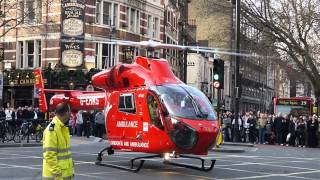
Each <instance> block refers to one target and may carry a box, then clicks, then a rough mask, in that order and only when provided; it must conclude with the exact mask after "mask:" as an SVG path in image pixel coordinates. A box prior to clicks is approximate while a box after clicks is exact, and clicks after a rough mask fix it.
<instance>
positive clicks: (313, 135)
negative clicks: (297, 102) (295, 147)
mask: <svg viewBox="0 0 320 180" xmlns="http://www.w3.org/2000/svg"><path fill="white" fill-rule="evenodd" d="M318 128H319V123H318V120H317V117H316V116H313V117H312V119H311V121H308V123H307V131H308V146H309V147H311V148H315V147H317V146H318V136H317V131H318Z"/></svg>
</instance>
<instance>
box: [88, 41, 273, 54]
mask: <svg viewBox="0 0 320 180" xmlns="http://www.w3.org/2000/svg"><path fill="white" fill-rule="evenodd" d="M85 41H90V42H96V43H105V44H113V45H121V46H131V47H137V48H145V49H176V50H182V51H185V50H186V51H189V52H197V53H199V52H204V53H214V54H222V55H231V56H243V57H255V58H262V57H266V56H259V55H257V54H250V53H247V52H239V53H237V52H234V51H230V50H228V49H221V48H211V47H204V46H183V45H176V44H165V43H161V42H158V41H152V40H149V41H140V42H137V41H126V40H117V39H109V40H106V39H105V38H99V37H94V38H90V39H86V40H85ZM270 58H274V57H270Z"/></svg>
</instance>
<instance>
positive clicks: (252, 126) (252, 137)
mask: <svg viewBox="0 0 320 180" xmlns="http://www.w3.org/2000/svg"><path fill="white" fill-rule="evenodd" d="M248 123H249V142H250V143H252V144H254V143H255V142H256V134H257V129H256V124H257V121H256V119H255V117H254V116H253V114H252V113H250V116H249V119H248Z"/></svg>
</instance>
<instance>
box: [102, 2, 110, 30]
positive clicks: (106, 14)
mask: <svg viewBox="0 0 320 180" xmlns="http://www.w3.org/2000/svg"><path fill="white" fill-rule="evenodd" d="M102 22H103V24H104V25H110V24H111V3H109V2H103V20H102Z"/></svg>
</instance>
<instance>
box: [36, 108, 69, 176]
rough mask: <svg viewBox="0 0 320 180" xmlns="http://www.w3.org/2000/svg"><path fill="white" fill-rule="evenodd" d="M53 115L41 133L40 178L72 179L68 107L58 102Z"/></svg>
mask: <svg viewBox="0 0 320 180" xmlns="http://www.w3.org/2000/svg"><path fill="white" fill-rule="evenodd" d="M55 114H56V115H55V117H54V118H53V120H52V121H51V122H50V124H49V125H48V126H47V128H46V129H45V130H44V133H43V166H42V178H43V179H54V180H64V179H73V177H74V165H73V160H72V157H71V152H70V135H69V128H68V126H67V125H68V121H69V119H70V107H69V105H68V104H65V103H60V104H58V106H57V108H56V112H55Z"/></svg>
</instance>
